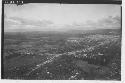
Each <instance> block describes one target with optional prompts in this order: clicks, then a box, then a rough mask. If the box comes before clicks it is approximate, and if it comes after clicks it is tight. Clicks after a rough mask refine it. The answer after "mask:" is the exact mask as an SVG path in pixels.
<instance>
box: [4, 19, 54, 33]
mask: <svg viewBox="0 0 125 83" xmlns="http://www.w3.org/2000/svg"><path fill="white" fill-rule="evenodd" d="M53 24H54V23H53V22H51V21H48V20H42V21H40V20H35V19H34V20H30V19H24V18H19V17H10V18H7V17H6V18H5V22H4V29H5V31H34V30H47V29H49V27H50V26H52V25H53Z"/></svg>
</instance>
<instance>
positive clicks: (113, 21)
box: [71, 16, 121, 30]
mask: <svg viewBox="0 0 125 83" xmlns="http://www.w3.org/2000/svg"><path fill="white" fill-rule="evenodd" d="M71 27H74V29H82V30H86V29H87V30H88V29H119V28H120V27H121V18H120V16H114V17H112V16H108V17H105V18H101V19H99V20H97V21H92V20H88V21H86V22H85V23H74V24H72V25H71Z"/></svg>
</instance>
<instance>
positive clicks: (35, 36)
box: [2, 3, 122, 81]
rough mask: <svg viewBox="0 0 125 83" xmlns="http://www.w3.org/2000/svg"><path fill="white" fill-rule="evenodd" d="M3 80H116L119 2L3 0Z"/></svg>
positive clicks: (118, 79)
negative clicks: (15, 0)
mask: <svg viewBox="0 0 125 83" xmlns="http://www.w3.org/2000/svg"><path fill="white" fill-rule="evenodd" d="M2 28H3V29H4V37H3V54H2V61H3V62H2V63H3V64H2V73H3V79H20V80H116V81H120V80H121V36H122V27H121V6H120V5H118V4H58V3H28V4H23V5H16V4H4V27H2Z"/></svg>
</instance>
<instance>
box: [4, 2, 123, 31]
mask: <svg viewBox="0 0 125 83" xmlns="http://www.w3.org/2000/svg"><path fill="white" fill-rule="evenodd" d="M120 15H121V8H120V5H114V4H47V3H44V4H42V3H30V4H24V5H20V6H17V5H16V4H5V5H4V16H5V20H4V30H5V31H7V32H8V31H34V30H38V31H46V30H57V31H59V30H60V31H61V30H70V29H80V30H86V29H98V28H99V29H104V28H114V29H117V28H120V23H121V22H120V21H121V16H120Z"/></svg>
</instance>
